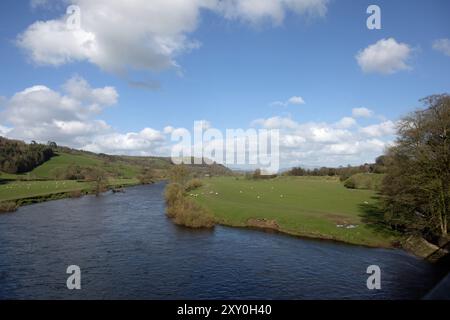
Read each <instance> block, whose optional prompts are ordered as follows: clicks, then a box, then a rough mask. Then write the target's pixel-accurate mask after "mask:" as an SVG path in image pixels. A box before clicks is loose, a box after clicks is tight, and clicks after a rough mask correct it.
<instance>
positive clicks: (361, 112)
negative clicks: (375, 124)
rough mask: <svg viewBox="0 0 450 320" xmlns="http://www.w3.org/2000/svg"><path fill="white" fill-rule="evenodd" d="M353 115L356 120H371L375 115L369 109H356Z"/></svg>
mask: <svg viewBox="0 0 450 320" xmlns="http://www.w3.org/2000/svg"><path fill="white" fill-rule="evenodd" d="M352 115H353V117H355V118H370V117H372V116H373V115H374V113H373V111H372V110H370V109H367V108H354V109H353V110H352Z"/></svg>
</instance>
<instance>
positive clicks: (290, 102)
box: [270, 96, 305, 107]
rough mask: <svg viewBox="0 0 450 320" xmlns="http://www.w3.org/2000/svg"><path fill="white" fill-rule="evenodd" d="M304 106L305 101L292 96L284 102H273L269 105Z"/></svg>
mask: <svg viewBox="0 0 450 320" xmlns="http://www.w3.org/2000/svg"><path fill="white" fill-rule="evenodd" d="M301 104H305V100H304V99H303V98H302V97H300V96H293V97H291V98H289V99H288V100H286V101H274V102H272V103H271V104H270V105H271V106H275V107H287V106H289V105H301Z"/></svg>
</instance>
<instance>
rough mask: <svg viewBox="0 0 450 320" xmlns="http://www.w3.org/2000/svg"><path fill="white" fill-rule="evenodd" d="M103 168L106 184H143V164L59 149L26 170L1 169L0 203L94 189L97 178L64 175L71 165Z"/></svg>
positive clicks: (25, 200)
mask: <svg viewBox="0 0 450 320" xmlns="http://www.w3.org/2000/svg"><path fill="white" fill-rule="evenodd" d="M73 166H77V167H79V168H101V169H102V170H104V172H105V175H107V176H109V177H108V178H107V179H105V183H104V188H105V189H110V188H116V187H125V186H131V185H137V184H140V181H139V179H138V178H137V176H138V175H139V173H140V172H141V170H142V167H141V166H138V165H132V164H128V163H125V162H121V161H105V160H103V159H101V158H100V157H98V156H96V155H90V154H83V153H80V154H70V153H59V154H57V155H56V156H55V157H53V158H51V159H50V160H49V161H47V162H45V163H43V164H42V165H40V166H38V167H36V168H34V169H33V170H32V171H30V172H27V173H23V174H8V173H2V172H0V203H5V202H7V203H16V204H17V205H24V204H28V203H37V202H43V201H49V200H54V199H60V198H65V197H70V196H79V195H82V194H86V193H92V192H93V191H94V189H95V182H92V181H86V180H68V179H64V178H61V177H63V176H64V174H66V173H67V172H68V170H69V168H70V167H73Z"/></svg>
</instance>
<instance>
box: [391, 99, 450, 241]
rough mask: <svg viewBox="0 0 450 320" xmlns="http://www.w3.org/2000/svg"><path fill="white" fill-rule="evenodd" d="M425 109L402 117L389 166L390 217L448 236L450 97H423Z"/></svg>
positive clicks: (398, 222)
mask: <svg viewBox="0 0 450 320" xmlns="http://www.w3.org/2000/svg"><path fill="white" fill-rule="evenodd" d="M422 102H423V103H424V105H425V107H426V108H425V109H424V110H419V111H416V112H414V113H412V114H410V115H409V116H407V117H405V118H404V119H403V120H401V121H400V124H399V126H398V135H399V137H398V139H397V141H396V144H395V146H393V147H391V148H390V149H389V150H388V152H387V155H386V157H385V158H384V159H383V165H384V166H386V168H387V169H386V171H387V175H386V178H385V179H384V181H383V185H382V194H383V196H384V201H383V202H384V207H385V212H386V219H387V220H388V221H389V222H390V223H391V224H392V225H394V226H397V227H398V226H402V227H404V228H406V229H407V230H410V231H415V232H420V233H422V235H424V236H426V237H428V238H431V239H433V238H434V239H435V238H440V237H442V238H446V237H447V234H448V222H449V218H450V217H449V206H450V193H449V190H450V186H449V184H450V136H449V135H450V96H449V95H434V96H430V97H427V98H425V99H423V100H422Z"/></svg>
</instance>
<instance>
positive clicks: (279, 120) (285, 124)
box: [252, 117, 298, 129]
mask: <svg viewBox="0 0 450 320" xmlns="http://www.w3.org/2000/svg"><path fill="white" fill-rule="evenodd" d="M252 125H254V126H261V127H264V128H267V129H284V128H289V129H296V128H297V127H298V123H297V122H295V121H294V120H292V119H290V118H284V117H273V118H268V119H257V120H255V121H253V123H252Z"/></svg>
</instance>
